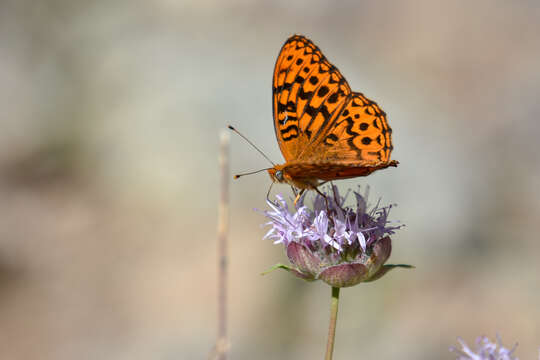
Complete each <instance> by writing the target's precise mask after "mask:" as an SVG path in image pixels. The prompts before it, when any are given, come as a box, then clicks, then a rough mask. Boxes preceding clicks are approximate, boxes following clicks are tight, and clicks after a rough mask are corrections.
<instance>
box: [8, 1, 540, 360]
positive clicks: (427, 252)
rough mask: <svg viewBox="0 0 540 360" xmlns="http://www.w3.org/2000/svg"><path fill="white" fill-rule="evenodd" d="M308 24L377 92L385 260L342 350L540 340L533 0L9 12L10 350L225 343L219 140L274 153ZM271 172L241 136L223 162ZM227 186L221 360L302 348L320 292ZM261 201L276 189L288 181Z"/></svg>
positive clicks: (154, 353)
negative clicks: (284, 84)
mask: <svg viewBox="0 0 540 360" xmlns="http://www.w3.org/2000/svg"><path fill="white" fill-rule="evenodd" d="M293 33H300V34H304V35H306V36H308V37H309V38H311V39H312V40H314V42H315V43H316V44H317V45H318V46H319V47H320V48H321V49H322V50H323V52H324V53H325V54H326V55H327V57H328V58H329V60H330V61H331V62H333V63H334V64H335V65H336V66H337V67H338V68H339V69H340V70H341V71H342V73H343V74H344V76H345V77H346V78H347V79H348V81H349V83H350V85H351V88H353V89H354V90H357V91H361V92H363V93H364V94H366V95H367V96H368V97H369V98H371V99H373V100H375V101H376V102H377V103H378V104H379V105H380V106H381V107H382V108H383V109H384V110H385V111H386V112H387V114H388V120H389V123H390V125H391V126H392V128H393V130H394V133H393V134H394V137H393V139H394V146H395V150H394V152H393V155H392V156H393V158H394V159H396V160H399V161H400V166H399V167H398V168H396V169H387V170H384V171H380V172H377V173H375V174H373V175H372V176H370V177H369V178H360V179H354V180H348V181H341V182H339V185H340V186H341V187H342V188H344V189H345V188H347V187H356V186H357V185H358V184H360V185H361V186H365V185H366V184H369V185H370V186H371V194H372V195H374V197H373V198H372V199H374V200H376V198H377V197H379V196H380V197H382V201H383V203H393V202H395V203H397V204H398V207H397V208H396V209H394V210H395V211H394V212H393V213H392V216H391V217H392V218H393V219H395V220H400V221H401V222H403V223H405V224H406V225H407V226H406V227H405V228H404V229H403V230H401V231H399V232H398V233H397V234H396V235H395V236H394V251H393V255H392V257H391V259H390V262H392V263H408V264H413V265H415V266H416V269H415V270H411V271H406V270H395V271H394V272H392V273H390V274H389V275H388V276H386V277H385V278H383V279H382V280H381V281H378V282H375V283H372V284H365V285H359V286H356V287H354V288H350V289H345V290H343V291H342V300H341V305H340V306H341V307H340V313H339V320H338V330H337V341H336V348H335V358H336V359H353V358H357V359H359V358H363V359H395V358H402V359H403V358H405V359H426V360H427V359H430V360H431V359H452V358H455V357H453V356H452V355H451V354H450V353H448V347H449V346H451V345H453V344H455V343H456V342H455V339H456V337H457V336H461V337H463V338H464V339H465V340H466V341H467V342H469V343H470V344H471V343H473V342H474V339H475V338H476V337H477V336H478V335H482V334H485V335H488V336H490V337H491V338H492V339H494V338H495V334H496V333H498V334H500V336H501V337H502V339H503V342H504V343H505V344H506V345H508V346H512V345H513V344H514V343H515V342H519V347H518V350H517V354H518V355H519V356H520V358H522V359H533V358H537V349H538V347H539V346H540V325H539V324H540V323H539V319H540V307H539V306H538V304H539V303H540V287H539V281H538V275H539V272H540V262H539V261H538V259H539V256H540V241H539V236H538V225H539V223H540V195H539V185H540V157H539V146H538V138H539V136H540V125H539V120H538V118H539V116H540V101H539V100H538V96H539V93H540V71H539V70H538V65H539V63H540V42H539V38H540V3H539V2H538V1H532V0H531V1H520V2H509V1H503V0H494V1H491V0H490V1H487V0H485V1H474V2H471V1H431V0H419V1H408V2H397V1H377V2H374V1H373V2H367V1H342V2H339V3H338V2H332V1H294V2H293V1H273V2H269V1H258V2H250V1H227V2H222V1H173V0H159V1H146V2H142V1H125V0H113V1H103V0H98V1H91V2H75V1H66V0H49V1H15V0H1V1H0V79H1V81H0V107H1V112H0V319H1V321H0V358H2V359H45V360H47V359H74V358H77V359H204V358H207V356H208V353H209V352H210V349H211V348H212V346H213V345H214V342H215V338H216V316H217V305H216V293H217V291H216V271H217V270H216V263H217V256H216V226H217V201H218V184H219V178H218V163H217V152H218V134H219V132H220V130H221V129H223V128H225V127H226V125H227V124H232V125H234V126H236V127H237V128H238V129H240V130H241V131H242V132H244V133H245V134H246V135H247V136H248V137H249V138H250V139H251V140H252V141H253V142H254V143H256V144H257V145H258V146H260V147H261V148H262V149H263V150H264V151H265V152H266V153H267V154H268V155H269V156H270V158H272V159H275V161H276V162H281V161H282V156H281V154H280V152H279V148H278V146H277V143H276V140H275V136H274V132H273V125H272V110H271V76H272V72H273V66H274V62H275V59H276V57H277V54H278V51H279V49H280V48H281V45H282V44H283V42H284V41H285V40H286V39H287V37H289V36H290V35H291V34H293ZM266 166H268V164H267V162H266V161H265V160H264V159H263V158H262V157H261V156H260V155H259V154H258V153H256V152H255V151H254V150H253V149H252V148H250V147H249V145H248V144H247V143H245V142H244V141H243V140H242V139H240V138H239V137H236V136H233V137H232V138H231V168H232V172H244V171H249V170H256V169H260V168H263V167H266ZM269 184H270V179H269V178H268V176H267V175H266V174H259V175H253V176H250V177H246V178H243V179H241V180H237V181H234V182H232V183H231V217H230V220H231V230H230V238H229V240H230V248H229V252H230V253H229V255H230V259H229V261H230V277H229V287H230V294H229V300H230V308H229V313H228V314H229V324H228V327H229V334H230V341H231V344H232V347H231V350H230V359H314V358H322V356H323V355H322V354H323V353H324V349H325V342H326V334H327V322H328V311H329V310H328V307H329V299H330V289H329V287H328V286H326V285H325V284H322V283H312V284H307V283H304V282H302V281H301V280H298V279H296V278H293V277H292V276H289V275H288V274H286V273H284V272H279V271H278V272H274V273H272V274H270V275H268V276H264V277H261V276H260V273H261V272H262V271H264V270H266V269H267V268H269V267H270V266H271V265H273V264H274V263H277V262H285V261H286V257H285V255H284V253H283V249H282V248H281V247H280V246H274V245H272V243H271V241H263V240H262V239H261V238H262V236H263V235H264V233H265V232H266V229H265V228H264V227H262V226H261V224H262V223H263V222H264V221H265V220H264V219H263V217H262V216H261V215H260V214H259V213H257V212H255V211H253V209H254V208H258V209H264V208H265V206H266V205H265V202H264V199H265V194H266V191H267V189H268V186H269ZM274 191H275V192H282V193H285V194H290V189H289V188H288V187H286V186H282V185H281V186H275V187H274Z"/></svg>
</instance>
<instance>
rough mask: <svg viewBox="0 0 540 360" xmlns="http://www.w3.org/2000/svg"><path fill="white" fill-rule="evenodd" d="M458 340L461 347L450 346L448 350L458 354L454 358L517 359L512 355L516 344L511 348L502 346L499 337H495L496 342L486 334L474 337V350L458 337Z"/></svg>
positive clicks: (478, 359)
mask: <svg viewBox="0 0 540 360" xmlns="http://www.w3.org/2000/svg"><path fill="white" fill-rule="evenodd" d="M458 342H459V343H460V344H461V349H457V348H455V347H451V348H450V351H452V352H454V353H456V354H457V355H458V357H457V358H456V360H518V358H517V357H515V356H514V355H513V353H514V351H515V350H516V347H517V344H516V345H514V347H513V348H512V349H507V348H505V347H504V346H502V342H501V339H499V337H497V343H498V344H495V343H492V342H491V341H490V340H489V339H488V338H487V337H486V336H480V337H479V338H478V339H476V351H473V350H472V349H470V348H469V346H467V344H466V343H465V341H463V339H461V338H458Z"/></svg>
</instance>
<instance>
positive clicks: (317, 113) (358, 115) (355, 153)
mask: <svg viewBox="0 0 540 360" xmlns="http://www.w3.org/2000/svg"><path fill="white" fill-rule="evenodd" d="M272 95H273V115H274V129H275V131H276V137H277V140H278V143H279V147H280V149H281V153H282V154H283V157H284V158H285V161H286V162H285V164H282V165H275V166H274V167H273V168H270V169H268V173H269V174H270V178H271V179H272V181H274V182H280V183H288V184H290V185H292V186H294V187H296V188H298V189H301V191H300V193H299V194H298V195H297V197H296V200H295V203H296V201H298V199H299V198H300V196H301V194H302V193H303V192H304V191H305V190H315V191H317V192H319V190H318V189H317V186H319V185H320V184H321V180H322V181H323V182H325V181H330V180H335V179H348V178H353V177H357V176H367V175H369V174H371V173H372V172H374V171H375V170H379V169H384V168H387V167H389V166H397V165H398V162H397V161H395V160H390V153H391V152H392V149H393V146H392V138H391V134H392V129H390V127H389V126H388V123H387V122H386V113H385V112H384V111H382V110H381V109H380V108H379V106H377V104H376V103H375V102H373V101H371V100H369V99H368V98H366V97H365V96H364V95H363V94H361V93H359V92H353V91H352V90H351V88H350V87H349V84H348V83H347V80H345V78H344V77H343V76H342V75H341V73H340V72H339V70H338V69H337V68H336V67H335V66H334V65H332V64H331V63H330V62H329V61H328V60H327V59H326V57H325V56H324V55H323V54H322V52H321V50H320V49H319V48H318V47H317V46H316V45H315V44H313V42H311V40H309V39H307V38H306V37H304V36H302V35H294V36H291V37H290V38H289V39H288V40H287V41H286V42H285V44H284V45H283V47H282V48H281V51H280V53H279V56H278V58H277V61H276V66H275V68H274V77H273V81H272Z"/></svg>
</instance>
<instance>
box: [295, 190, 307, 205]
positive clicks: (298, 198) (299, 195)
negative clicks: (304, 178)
mask: <svg viewBox="0 0 540 360" xmlns="http://www.w3.org/2000/svg"><path fill="white" fill-rule="evenodd" d="M304 191H306V189H302V190H300V192H299V193H298V195H296V199H294V206H295V207H296V203H297V202H298V200H300V197H301V196H302V194H304ZM295 193H296V191H295Z"/></svg>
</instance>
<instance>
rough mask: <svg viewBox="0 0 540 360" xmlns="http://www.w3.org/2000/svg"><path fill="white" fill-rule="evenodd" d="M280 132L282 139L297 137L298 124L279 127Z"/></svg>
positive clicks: (287, 139)
mask: <svg viewBox="0 0 540 360" xmlns="http://www.w3.org/2000/svg"><path fill="white" fill-rule="evenodd" d="M280 132H281V138H282V139H283V141H289V140H291V139H294V138H297V137H298V126H296V125H289V126H287V127H286V128H285V129H281V130H280Z"/></svg>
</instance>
